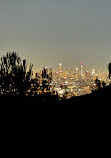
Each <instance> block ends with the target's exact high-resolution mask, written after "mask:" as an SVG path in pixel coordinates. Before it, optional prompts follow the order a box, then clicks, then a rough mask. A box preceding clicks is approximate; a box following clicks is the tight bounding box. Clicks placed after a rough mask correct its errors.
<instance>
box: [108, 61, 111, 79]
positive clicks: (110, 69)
mask: <svg viewBox="0 0 111 158" xmlns="http://www.w3.org/2000/svg"><path fill="white" fill-rule="evenodd" d="M108 71H109V79H110V75H111V62H110V63H109V64H108Z"/></svg>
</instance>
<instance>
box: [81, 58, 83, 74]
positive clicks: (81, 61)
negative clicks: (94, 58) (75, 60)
mask: <svg viewBox="0 0 111 158" xmlns="http://www.w3.org/2000/svg"><path fill="white" fill-rule="evenodd" d="M82 75H83V66H82V61H81V76H82Z"/></svg>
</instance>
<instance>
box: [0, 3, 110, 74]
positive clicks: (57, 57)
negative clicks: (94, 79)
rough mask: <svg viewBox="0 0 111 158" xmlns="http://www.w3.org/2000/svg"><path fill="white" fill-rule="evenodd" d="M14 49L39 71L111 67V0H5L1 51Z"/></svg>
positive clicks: (0, 17) (1, 16)
mask: <svg viewBox="0 0 111 158" xmlns="http://www.w3.org/2000/svg"><path fill="white" fill-rule="evenodd" d="M9 51H15V52H18V54H19V56H21V58H22V59H26V60H27V61H28V62H29V63H32V64H33V65H34V67H33V70H34V71H35V70H37V71H39V70H40V69H42V68H43V66H46V65H47V66H48V67H50V66H51V67H52V68H53V70H55V69H56V70H57V69H58V67H59V63H62V67H63V68H68V69H70V68H74V66H76V65H77V66H79V65H80V62H81V61H82V63H83V67H84V71H85V70H89V71H90V70H92V69H93V68H94V69H95V70H101V71H107V64H108V63H109V62H110V60H111V0H0V57H1V56H3V55H6V53H7V52H9Z"/></svg>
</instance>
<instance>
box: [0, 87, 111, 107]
mask: <svg viewBox="0 0 111 158" xmlns="http://www.w3.org/2000/svg"><path fill="white" fill-rule="evenodd" d="M1 103H2V105H3V104H7V105H11V104H12V105H15V106H16V105H21V104H22V105H24V106H26V105H32V106H36V105H51V106H54V105H56V106H58V105H73V106H77V105H80V106H89V107H100V106H101V107H102V106H104V107H108V106H110V104H111V86H106V87H104V88H100V89H98V90H96V91H93V92H92V93H91V94H87V95H84V96H79V97H72V98H70V99H67V100H64V99H61V100H60V99H59V98H58V97H57V96H55V95H51V94H50V93H46V94H41V95H38V96H0V104H1Z"/></svg>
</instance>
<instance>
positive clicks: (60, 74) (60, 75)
mask: <svg viewBox="0 0 111 158" xmlns="http://www.w3.org/2000/svg"><path fill="white" fill-rule="evenodd" d="M62 73H63V72H62V64H61V63H59V77H62Z"/></svg>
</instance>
